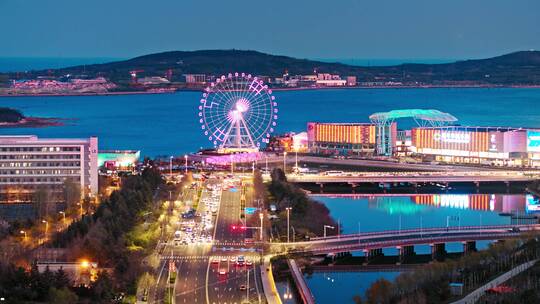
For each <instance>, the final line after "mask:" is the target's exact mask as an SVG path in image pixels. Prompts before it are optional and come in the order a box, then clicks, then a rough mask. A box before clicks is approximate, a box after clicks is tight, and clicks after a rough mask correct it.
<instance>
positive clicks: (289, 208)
mask: <svg viewBox="0 0 540 304" xmlns="http://www.w3.org/2000/svg"><path fill="white" fill-rule="evenodd" d="M285 209H286V210H287V243H289V241H290V239H289V237H290V230H291V228H290V221H289V218H290V214H291V209H292V208H291V207H287V208H285Z"/></svg>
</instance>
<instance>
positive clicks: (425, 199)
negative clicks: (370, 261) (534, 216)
mask: <svg viewBox="0 0 540 304" xmlns="http://www.w3.org/2000/svg"><path fill="white" fill-rule="evenodd" d="M313 197H315V198H318V199H319V200H321V199H322V200H323V201H324V198H331V199H334V198H337V199H344V198H345V199H350V200H367V201H368V204H369V206H370V207H371V208H378V209H383V210H385V211H386V212H388V213H389V214H399V213H401V214H416V213H421V212H422V211H423V210H424V208H423V206H430V207H437V208H454V209H471V210H480V211H496V212H502V213H515V212H528V213H532V212H535V211H540V202H539V201H538V199H537V198H535V197H533V196H532V195H525V194H410V195H407V194H397V195H392V194H369V195H368V194H314V195H313Z"/></svg>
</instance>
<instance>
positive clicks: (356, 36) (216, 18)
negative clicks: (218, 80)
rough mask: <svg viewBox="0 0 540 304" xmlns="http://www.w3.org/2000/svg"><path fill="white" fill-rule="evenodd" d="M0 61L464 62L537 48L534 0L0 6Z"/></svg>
mask: <svg viewBox="0 0 540 304" xmlns="http://www.w3.org/2000/svg"><path fill="white" fill-rule="evenodd" d="M0 28H1V29H2V31H1V33H2V36H1V37H2V38H0V39H1V40H0V56H2V57H33V56H34V57H121V58H126V57H132V56H137V55H143V54H147V53H153V52H161V51H167V50H198V49H232V48H236V49H251V50H258V51H263V52H269V53H272V54H282V55H289V56H295V57H300V58H424V59H429V58H433V59H442V58H452V59H468V58H484V57H490V56H496V55H500V54H504V53H508V52H512V51H517V50H530V49H540V1H538V0H393V1H391V0H371V1H367V0H333V1H328V0H325V1H317V0H311V1H309V0H277V1H270V0H268V1H255V0H220V1H212V0H207V1H200V0H197V1H195V0H154V1H151V0H147V1H139V0H129V1H127V0H91V1H75V0H46V1H43V0H0Z"/></svg>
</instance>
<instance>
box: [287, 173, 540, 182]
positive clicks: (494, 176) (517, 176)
mask: <svg viewBox="0 0 540 304" xmlns="http://www.w3.org/2000/svg"><path fill="white" fill-rule="evenodd" d="M539 178H540V171H525V172H523V171H521V172H520V171H510V170H509V171H502V170H499V171H483V170H482V171H443V172H422V171H419V172H343V173H328V174H288V175H287V180H288V181H289V182H292V183H313V184H321V185H322V184H328V183H345V184H361V183H411V184H414V183H456V182H459V183H480V182H502V183H510V182H530V181H533V180H536V179H539Z"/></svg>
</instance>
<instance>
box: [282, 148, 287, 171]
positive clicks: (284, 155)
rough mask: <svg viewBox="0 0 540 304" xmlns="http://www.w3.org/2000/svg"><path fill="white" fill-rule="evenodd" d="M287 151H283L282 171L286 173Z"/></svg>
mask: <svg viewBox="0 0 540 304" xmlns="http://www.w3.org/2000/svg"><path fill="white" fill-rule="evenodd" d="M286 162H287V151H284V152H283V173H284V174H286V173H287V163H286Z"/></svg>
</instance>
